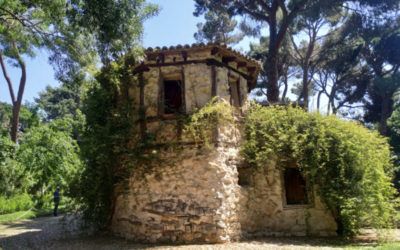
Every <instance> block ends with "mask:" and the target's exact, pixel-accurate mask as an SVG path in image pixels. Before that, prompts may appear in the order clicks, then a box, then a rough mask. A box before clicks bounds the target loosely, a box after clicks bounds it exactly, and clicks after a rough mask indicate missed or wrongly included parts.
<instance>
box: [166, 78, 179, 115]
mask: <svg viewBox="0 0 400 250" xmlns="http://www.w3.org/2000/svg"><path fill="white" fill-rule="evenodd" d="M182 104H183V101H182V83H181V81H178V80H165V81H164V114H175V113H180V112H181V111H182Z"/></svg>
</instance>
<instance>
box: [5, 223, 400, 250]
mask: <svg viewBox="0 0 400 250" xmlns="http://www.w3.org/2000/svg"><path fill="white" fill-rule="evenodd" d="M397 233H398V232H397ZM364 237H366V239H367V241H365V239H364V241H363V242H362V243H361V245H362V244H367V245H370V246H371V243H367V242H368V239H370V238H371V236H364ZM372 245H374V244H372ZM342 246H344V245H343V243H342V242H341V241H340V240H338V239H333V238H305V237H287V238H264V239H260V240H253V241H244V242H237V243H229V244H218V245H184V246H173V245H170V246H167V245H164V246H154V245H141V244H136V243H132V242H129V241H126V240H123V239H120V238H117V237H112V236H109V235H102V236H84V235H82V234H81V232H80V231H79V226H78V221H77V220H76V219H74V217H72V216H69V217H43V218H38V219H34V220H23V221H19V222H11V223H3V224H0V249H1V248H3V249H4V250H8V249H74V250H75V249H94V250H103V249H107V250H108V249H157V250H158V249H171V250H191V249H196V250H197V249H200V250H219V249H229V250H230V249H233V250H239V249H240V250H242V249H244V250H247V249H249V250H250V249H277V250H286V249H296V250H309V249H310V250H314V249H341V248H342Z"/></svg>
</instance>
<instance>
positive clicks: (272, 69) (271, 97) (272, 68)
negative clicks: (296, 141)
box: [266, 11, 279, 103]
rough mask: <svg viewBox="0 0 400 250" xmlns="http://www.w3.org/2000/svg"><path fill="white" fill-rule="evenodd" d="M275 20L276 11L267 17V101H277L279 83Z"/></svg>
mask: <svg viewBox="0 0 400 250" xmlns="http://www.w3.org/2000/svg"><path fill="white" fill-rule="evenodd" d="M277 38H278V33H277V21H276V12H274V11H273V12H271V14H270V18H269V45H268V57H267V67H266V73H267V77H268V79H267V98H268V102H269V103H277V102H279V85H278V51H279V46H277V42H278V41H277Z"/></svg>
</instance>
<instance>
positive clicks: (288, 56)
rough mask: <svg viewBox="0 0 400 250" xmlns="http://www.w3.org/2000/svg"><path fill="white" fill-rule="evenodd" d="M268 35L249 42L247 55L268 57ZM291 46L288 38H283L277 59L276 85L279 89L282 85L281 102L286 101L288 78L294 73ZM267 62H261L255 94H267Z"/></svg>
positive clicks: (257, 58)
mask: <svg viewBox="0 0 400 250" xmlns="http://www.w3.org/2000/svg"><path fill="white" fill-rule="evenodd" d="M268 42H269V39H268V37H261V38H260V40H259V43H258V44H257V43H250V51H249V56H251V57H253V58H254V59H256V60H259V61H263V62H264V61H266V58H267V57H268ZM292 54H293V46H292V45H291V43H290V42H289V39H285V40H284V42H283V45H282V49H281V50H280V51H279V59H278V76H279V77H278V79H279V81H278V87H279V89H281V87H283V91H282V95H281V102H287V97H286V95H287V93H288V89H289V79H290V78H292V77H293V76H294V74H295V73H296V69H295V68H294V66H295V61H294V60H293V56H292ZM267 68H268V65H267V64H265V63H264V64H263V67H262V70H261V72H260V76H259V79H258V81H257V86H256V88H257V93H256V94H257V95H259V96H261V95H264V96H267V92H266V91H265V89H266V82H267V81H268V76H267Z"/></svg>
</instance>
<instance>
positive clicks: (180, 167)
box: [112, 44, 336, 243]
mask: <svg viewBox="0 0 400 250" xmlns="http://www.w3.org/2000/svg"><path fill="white" fill-rule="evenodd" d="M146 55H147V59H146V61H144V62H143V63H142V64H140V65H138V66H137V67H136V68H135V69H133V71H134V72H135V73H136V74H140V76H141V77H139V79H141V82H140V83H139V84H138V85H137V86H132V88H131V90H130V95H131V97H132V99H133V102H134V105H136V106H137V107H138V110H144V114H145V117H146V119H141V120H140V121H137V122H138V123H140V129H141V130H145V131H141V132H142V133H144V132H145V133H152V134H154V135H155V136H156V139H155V140H156V141H157V142H158V143H159V144H161V145H162V144H165V145H168V144H167V143H166V142H168V143H171V142H175V143H176V144H177V145H180V147H179V150H178V149H177V148H176V147H168V146H164V147H161V148H160V149H158V151H157V155H158V157H159V159H158V160H157V162H156V163H155V164H152V166H146V165H145V164H144V165H143V166H140V167H138V168H137V169H135V171H133V173H132V175H131V176H130V178H129V180H128V181H127V183H124V184H121V186H120V187H118V188H117V189H116V190H119V191H117V192H118V196H117V200H116V207H115V212H114V214H113V221H112V230H113V231H114V232H115V233H116V234H118V235H121V236H123V237H126V238H128V239H132V240H136V241H140V242H152V243H154V242H182V243H189V242H213V243H222V242H229V241H235V240H238V239H240V238H243V237H251V236H255V235H277V236H284V235H297V236H302V235H320V236H328V235H335V231H336V224H335V222H334V219H333V217H332V215H331V214H330V212H329V210H327V209H326V207H325V206H324V204H323V203H322V202H321V201H320V199H319V197H318V196H317V194H316V192H315V190H316V188H317V187H308V189H307V190H308V191H307V202H306V203H302V204H293V203H291V201H290V200H288V199H289V198H290V196H288V193H289V192H291V189H293V185H292V186H290V185H291V184H290V183H285V181H286V182H287V179H286V177H287V176H284V173H283V171H282V167H281V166H277V164H276V162H277V161H276V160H274V159H271V161H270V163H269V164H267V165H266V166H265V167H264V168H263V169H253V168H248V167H246V165H245V164H244V162H243V161H242V159H241V158H240V155H239V148H240V141H241V132H240V131H241V130H240V125H239V124H240V123H239V122H238V123H235V124H230V125H227V126H223V127H222V126H220V127H219V128H218V131H216V133H214V136H213V140H214V141H213V142H214V146H213V147H212V148H207V147H198V145H196V144H194V143H193V142H192V141H190V137H188V136H187V135H185V132H184V131H182V126H181V124H180V122H179V119H178V118H177V117H178V116H177V115H176V114H177V113H183V114H190V113H193V112H194V111H195V110H196V109H198V108H201V107H202V106H204V105H205V104H206V103H207V102H208V101H209V100H211V98H212V97H214V96H218V97H220V98H221V99H223V100H226V101H227V102H229V103H230V104H231V105H232V106H234V107H235V108H236V109H237V111H238V113H239V114H240V112H242V111H243V110H244V109H246V103H247V102H246V100H247V95H248V92H249V91H250V90H251V89H252V88H254V86H255V81H256V79H257V75H258V72H259V70H260V66H259V64H258V63H257V62H256V61H253V60H251V59H249V58H247V57H246V56H243V55H242V54H240V53H238V52H236V51H233V50H232V49H230V48H227V47H226V46H223V45H217V44H207V45H204V44H200V45H199V44H195V45H192V46H188V45H186V46H176V47H170V48H166V47H164V48H155V49H152V48H150V49H148V50H147V51H146ZM285 187H286V188H285ZM286 189H287V190H286ZM297 195H298V194H297ZM288 197H289V198H288Z"/></svg>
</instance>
